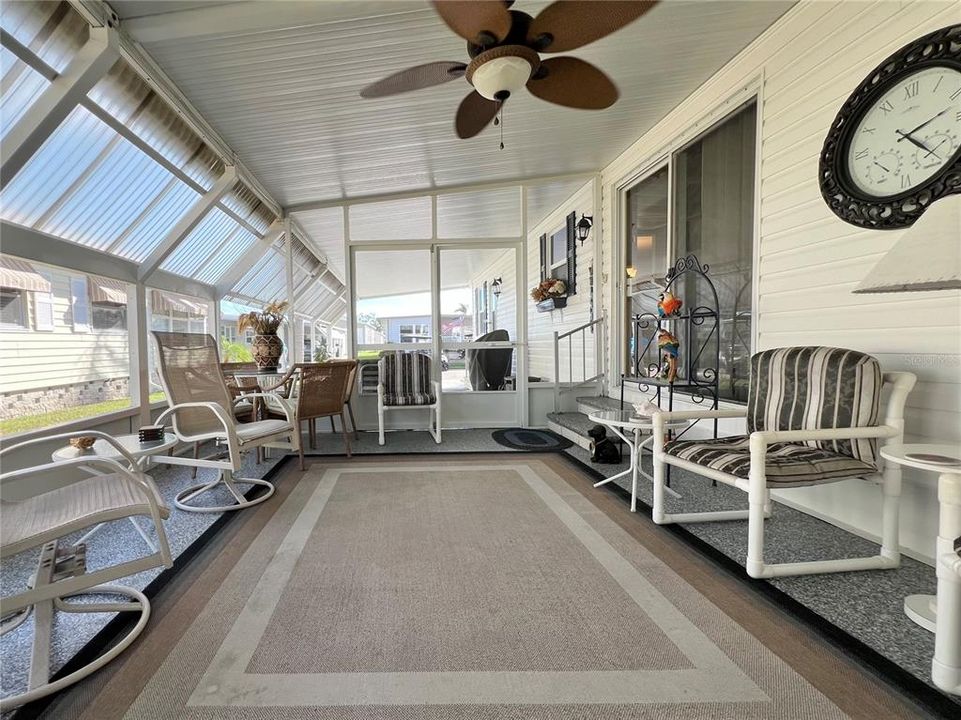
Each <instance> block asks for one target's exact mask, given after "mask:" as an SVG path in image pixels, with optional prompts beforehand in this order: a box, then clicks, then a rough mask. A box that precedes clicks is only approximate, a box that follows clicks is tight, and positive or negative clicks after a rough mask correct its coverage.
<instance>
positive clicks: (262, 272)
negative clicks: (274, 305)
mask: <svg viewBox="0 0 961 720" xmlns="http://www.w3.org/2000/svg"><path fill="white" fill-rule="evenodd" d="M234 291H235V292H237V293H239V294H240V295H241V296H244V297H246V298H251V299H254V300H261V301H263V302H270V301H271V300H278V299H281V298H286V297H287V263H286V260H285V258H284V256H283V255H282V254H281V253H279V252H277V251H276V250H270V251H269V252H268V253H267V254H266V255H265V256H264V257H263V259H261V260H260V262H258V263H255V264H254V266H253V267H251V268H250V270H248V271H247V273H246V274H245V275H244V276H243V277H242V278H241V279H240V281H239V282H238V283H237V285H236V286H235V287H234Z"/></svg>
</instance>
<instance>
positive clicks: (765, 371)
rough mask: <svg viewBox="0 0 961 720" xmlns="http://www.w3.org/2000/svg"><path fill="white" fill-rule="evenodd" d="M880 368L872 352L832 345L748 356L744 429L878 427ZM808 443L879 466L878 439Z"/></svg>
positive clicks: (780, 349) (749, 430)
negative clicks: (748, 383) (745, 425)
mask: <svg viewBox="0 0 961 720" xmlns="http://www.w3.org/2000/svg"><path fill="white" fill-rule="evenodd" d="M881 384H882V375H881V366H880V365H879V364H878V361H877V360H876V359H874V358H873V357H871V356H870V355H865V354H864V353H861V352H858V351H856V350H844V349H842V348H830V347H789V348H777V349H775V350H764V351H762V352H759V353H756V354H755V355H754V356H753V357H752V358H751V387H750V389H749V390H748V398H747V430H748V432H749V433H751V432H754V431H755V430H816V429H823V428H835V427H866V426H871V425H877V422H878V411H879V406H880V404H881V403H880V400H881ZM805 444H806V445H809V446H811V447H819V448H822V449H824V450H830V451H832V452H836V453H841V454H842V455H847V456H848V457H852V458H855V459H857V460H861V461H863V462H866V463H871V464H875V465H876V464H877V463H876V458H877V440H874V439H870V440H821V441H809V442H806V443H805Z"/></svg>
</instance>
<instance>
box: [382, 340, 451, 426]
mask: <svg viewBox="0 0 961 720" xmlns="http://www.w3.org/2000/svg"><path fill="white" fill-rule="evenodd" d="M377 377H378V384H377V418H378V429H379V438H378V439H379V442H380V444H381V445H383V444H384V442H385V440H384V429H385V428H384V423H385V414H386V413H387V412H388V411H390V410H420V409H424V408H426V409H427V410H428V411H429V414H430V418H429V423H428V428H427V429H428V430H429V431H430V433H431V435H433V436H434V440H435V441H436V442H438V443H439V442H440V441H441V430H440V384H439V383H438V382H437V381H436V380H433V379H432V371H431V359H430V355H428V354H427V353H424V352H417V351H413V352H407V351H404V350H389V351H386V352H383V353H381V356H380V360H378V361H377Z"/></svg>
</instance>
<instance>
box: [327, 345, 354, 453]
mask: <svg viewBox="0 0 961 720" xmlns="http://www.w3.org/2000/svg"><path fill="white" fill-rule="evenodd" d="M329 362H331V363H344V364H346V365H349V366H350V375H348V376H347V388H346V389H345V390H344V407H346V408H347V414H348V415H349V416H350V426H351V428H352V432H353V435H354V440H356V439H357V421H356V420H354V408H353V407H352V406H351V404H350V399H351V398H352V397H353V395H354V384H355V383H356V382H357V373H358V371H359V367H360V366H359V365H358V363H357V361H356V360H344V359H336V360H330V361H329ZM330 422H331V423H333V422H334V416H333V415H331V416H330ZM331 428H332V429H335V428H333V424H331Z"/></svg>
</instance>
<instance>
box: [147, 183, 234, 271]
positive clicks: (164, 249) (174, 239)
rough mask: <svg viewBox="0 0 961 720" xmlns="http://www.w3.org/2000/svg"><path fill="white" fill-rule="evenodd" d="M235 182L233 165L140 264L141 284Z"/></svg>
mask: <svg viewBox="0 0 961 720" xmlns="http://www.w3.org/2000/svg"><path fill="white" fill-rule="evenodd" d="M235 182H237V169H236V168H235V167H234V166H233V165H228V166H227V167H226V168H224V174H223V175H221V176H220V177H219V178H218V179H217V182H215V183H214V186H213V187H212V188H210V190H208V191H207V192H206V194H204V195H203V197H201V198H200V199H199V200H198V201H197V202H196V203H194V205H193V207H191V208H190V210H188V211H187V214H186V215H184V216H183V217H182V218H181V219H180V221H179V222H178V223H177V224H176V225H174V227H173V230H171V231H170V232H169V233H168V234H167V237H165V238H164V239H163V240H162V241H161V242H160V244H159V245H158V246H157V247H156V248H154V250H153V252H151V253H150V255H148V256H147V258H146V259H145V260H144V261H143V262H142V263H141V264H140V270H139V271H138V273H137V275H138V278H139V279H140V281H141V282H143V281H145V280H146V279H147V278H149V277H150V276H151V275H153V273H154V272H155V271H156V270H157V269H159V268H160V266H161V265H162V264H163V261H164V260H166V259H167V257H168V256H169V255H170V253H172V252H173V251H174V250H176V248H177V245H179V244H180V243H181V242H182V241H183V239H184V238H185V237H187V236H188V235H189V234H190V233H191V232H192V231H193V229H194V228H195V227H197V225H199V224H200V222H201V221H202V220H203V219H204V218H205V217H206V215H207V213H208V212H209V211H210V209H211V208H212V207H213V206H214V205H215V204H216V203H217V202H218V201H219V200H220V198H222V197H223V196H224V195H225V194H227V192H228V191H229V190H230V189H231V188H232V187H233V186H234V183H235Z"/></svg>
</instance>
